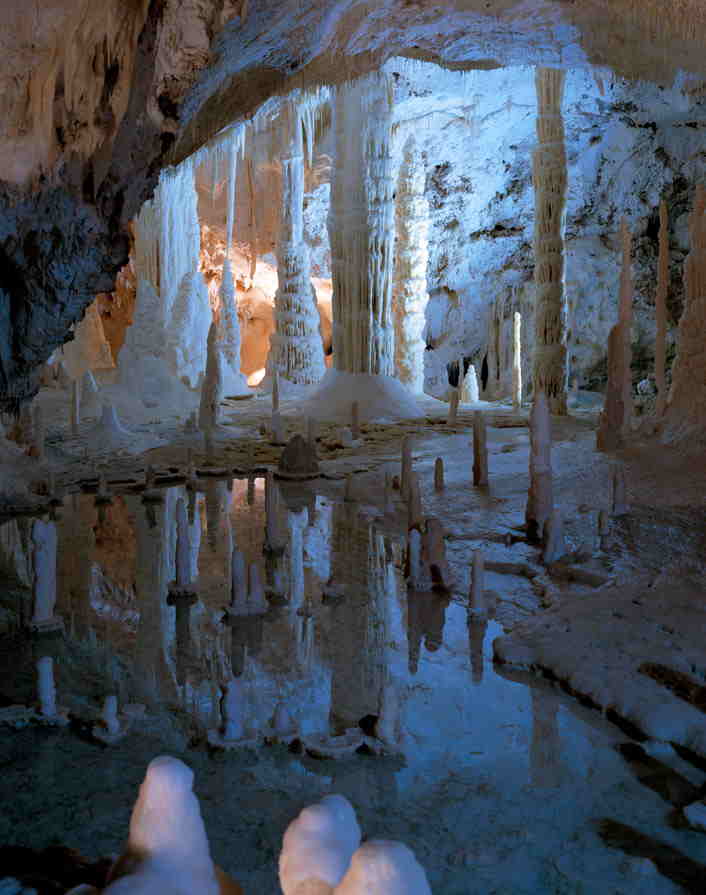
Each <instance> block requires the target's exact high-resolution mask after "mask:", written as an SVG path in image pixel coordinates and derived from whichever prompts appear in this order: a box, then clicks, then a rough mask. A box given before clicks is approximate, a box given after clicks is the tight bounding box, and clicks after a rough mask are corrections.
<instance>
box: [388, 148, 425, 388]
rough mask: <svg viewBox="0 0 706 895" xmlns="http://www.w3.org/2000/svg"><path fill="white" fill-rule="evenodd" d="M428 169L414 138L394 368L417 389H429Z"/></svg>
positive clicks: (401, 225)
mask: <svg viewBox="0 0 706 895" xmlns="http://www.w3.org/2000/svg"><path fill="white" fill-rule="evenodd" d="M425 179H426V172H425V168H424V162H423V160H422V154H421V152H420V150H419V149H418V148H417V146H416V143H415V140H414V137H410V138H409V140H408V141H407V143H406V144H405V148H404V156H403V159H402V165H401V167H400V174H399V180H398V182H397V212H396V219H397V244H396V249H395V251H396V259H395V277H394V286H393V295H392V308H393V314H394V318H395V370H396V373H397V377H398V378H399V380H400V382H404V383H405V385H408V386H409V387H410V388H411V389H412V391H414V392H418V393H421V392H423V391H424V348H425V344H424V340H423V339H422V332H423V330H424V323H425V319H424V311H425V309H426V306H427V302H428V301H429V293H428V292H427V261H428V258H429V203H428V202H427V199H426V197H425V195H424V186H425Z"/></svg>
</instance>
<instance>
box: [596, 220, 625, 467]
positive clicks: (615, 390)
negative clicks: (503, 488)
mask: <svg viewBox="0 0 706 895" xmlns="http://www.w3.org/2000/svg"><path fill="white" fill-rule="evenodd" d="M620 237H621V245H622V250H623V266H622V271H621V274H620V299H619V318H618V322H617V323H616V324H615V326H614V327H613V329H611V331H610V337H609V339H608V385H607V387H606V397H605V406H604V408H603V412H602V413H601V418H600V422H599V426H598V433H597V435H596V447H597V448H598V450H599V451H613V450H616V448H619V447H621V446H622V445H623V443H624V441H625V439H626V437H627V436H628V435H629V433H630V423H631V420H632V373H631V370H630V365H631V361H632V349H631V331H632V302H633V283H632V258H631V254H632V237H631V235H630V230H629V228H628V224H627V221H626V220H625V218H623V222H622V226H621V231H620Z"/></svg>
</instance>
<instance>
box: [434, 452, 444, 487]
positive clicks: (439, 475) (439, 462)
mask: <svg viewBox="0 0 706 895" xmlns="http://www.w3.org/2000/svg"><path fill="white" fill-rule="evenodd" d="M434 490H435V491H443V490H444V458H443V457H437V458H436V460H435V462H434Z"/></svg>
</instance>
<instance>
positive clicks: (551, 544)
mask: <svg viewBox="0 0 706 895" xmlns="http://www.w3.org/2000/svg"><path fill="white" fill-rule="evenodd" d="M543 542H544V552H543V553H542V561H543V562H544V564H545V565H550V564H551V563H553V562H556V561H557V560H558V559H561V557H562V556H564V554H565V553H566V543H565V541H564V519H563V517H562V514H561V511H560V510H559V509H557V508H555V509H553V510H552V512H551V514H550V515H549V518H548V519H547V521H546V522H545V523H544V531H543Z"/></svg>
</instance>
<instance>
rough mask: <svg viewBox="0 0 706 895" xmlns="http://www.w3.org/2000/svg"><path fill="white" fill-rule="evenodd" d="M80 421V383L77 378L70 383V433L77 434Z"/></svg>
mask: <svg viewBox="0 0 706 895" xmlns="http://www.w3.org/2000/svg"><path fill="white" fill-rule="evenodd" d="M80 422H81V384H80V382H79V381H78V379H74V380H73V382H72V383H71V433H72V434H73V435H78V427H79V423H80Z"/></svg>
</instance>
